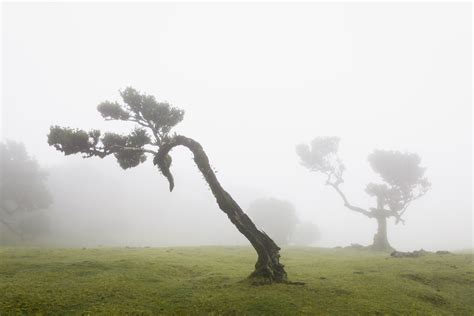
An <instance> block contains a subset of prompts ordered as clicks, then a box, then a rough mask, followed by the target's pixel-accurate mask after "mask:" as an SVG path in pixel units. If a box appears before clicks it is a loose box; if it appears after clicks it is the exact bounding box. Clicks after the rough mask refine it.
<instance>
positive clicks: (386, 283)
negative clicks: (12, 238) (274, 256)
mask: <svg viewBox="0 0 474 316" xmlns="http://www.w3.org/2000/svg"><path fill="white" fill-rule="evenodd" d="M282 259H283V260H282V261H283V262H284V263H285V265H286V269H287V272H288V274H289V276H290V279H291V280H293V281H304V282H306V285H304V286H297V285H284V284H277V285H270V286H268V285H265V286H252V285H250V284H249V283H248V282H246V281H242V280H243V279H245V277H246V275H247V274H248V273H250V272H251V270H252V267H253V264H254V260H255V255H254V253H253V250H252V249H251V248H242V247H202V248H158V249H156V248H155V249H154V248H140V249H138V248H134V249H129V248H112V249H107V248H100V249H84V250H83V249H13V248H0V315H4V314H10V313H18V312H19V313H22V312H26V313H27V314H31V313H33V312H42V313H44V312H52V313H54V314H64V313H78V314H80V313H82V312H90V313H92V314H97V313H100V312H102V313H104V314H119V313H120V314H125V313H130V314H157V313H163V314H196V313H200V314H203V313H205V314H207V313H210V314H269V315H275V314H295V313H296V314H305V313H307V314H329V313H330V314H351V315H354V314H378V313H383V314H387V313H388V314H400V313H402V314H403V313H411V314H412V313H416V314H456V315H473V314H474V300H473V297H474V269H473V265H472V255H471V254H462V255H443V256H441V255H428V256H425V257H421V258H416V259H413V258H404V259H395V258H389V257H388V256H387V255H385V254H374V253H369V252H366V251H356V250H342V249H340V250H328V249H326V250H325V249H312V248H306V249H297V248H290V249H286V250H284V251H283V254H282Z"/></svg>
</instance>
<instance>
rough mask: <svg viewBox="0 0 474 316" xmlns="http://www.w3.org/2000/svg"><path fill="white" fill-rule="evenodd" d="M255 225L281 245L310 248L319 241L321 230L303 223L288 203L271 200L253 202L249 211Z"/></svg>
mask: <svg viewBox="0 0 474 316" xmlns="http://www.w3.org/2000/svg"><path fill="white" fill-rule="evenodd" d="M247 212H248V213H249V215H250V217H251V218H252V219H253V220H254V221H255V224H256V225H257V226H258V227H260V228H261V229H262V230H263V231H264V232H265V233H267V234H268V235H269V236H270V237H271V238H272V239H274V240H275V241H276V242H277V243H278V244H280V245H298V246H309V245H311V244H312V243H314V242H315V241H317V240H318V239H319V229H318V227H317V226H316V225H314V224H312V223H310V222H303V223H302V222H301V221H300V219H299V218H298V216H297V214H296V211H295V208H294V206H293V205H292V204H291V203H290V202H287V201H283V200H279V199H275V198H269V199H258V200H255V201H253V202H252V203H251V204H250V206H249V208H248V209H247Z"/></svg>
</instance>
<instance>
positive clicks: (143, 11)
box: [1, 3, 473, 249]
mask: <svg viewBox="0 0 474 316" xmlns="http://www.w3.org/2000/svg"><path fill="white" fill-rule="evenodd" d="M2 6H3V11H2V112H1V113H2V115H1V133H2V138H3V139H14V140H19V141H22V142H24V143H25V145H26V147H27V149H28V151H29V152H30V153H32V154H33V155H34V156H35V157H36V159H37V160H38V161H39V162H40V163H41V164H42V165H44V166H46V167H48V168H55V167H58V166H61V165H63V164H65V163H67V162H68V161H72V160H74V159H76V158H70V157H64V156H62V155H61V154H60V153H59V152H56V151H55V150H54V149H52V148H50V147H49V146H48V145H47V143H46V135H47V133H48V130H49V126H50V125H55V124H58V125H66V126H71V127H80V128H84V129H90V128H101V129H104V130H106V129H112V130H118V131H128V130H129V129H130V128H131V125H127V124H115V123H109V122H107V123H106V122H103V121H102V119H101V117H100V115H99V114H98V113H97V111H96V106H97V104H98V103H99V102H101V101H104V100H109V99H110V100H115V99H117V98H118V90H119V89H123V88H125V87H127V86H133V87H134V88H136V89H138V90H140V91H143V92H146V93H148V94H153V95H155V96H156V97H157V98H158V99H159V100H166V101H169V102H170V103H172V104H173V105H175V106H178V107H181V108H183V109H184V110H185V111H186V114H185V119H184V121H183V122H182V123H181V124H180V125H179V126H178V127H177V129H176V131H177V132H178V133H182V134H184V135H186V136H189V137H192V138H194V139H196V140H197V141H199V142H201V144H202V145H203V146H204V148H205V150H206V151H207V153H208V155H209V157H210V160H211V163H212V165H213V166H214V167H215V168H216V169H217V170H218V171H219V172H218V177H219V179H220V180H221V182H222V184H223V186H224V187H225V188H227V189H228V190H229V191H230V193H231V194H233V195H234V196H236V197H238V196H245V194H244V193H245V192H254V193H252V194H251V195H252V196H253V195H259V196H262V197H276V198H280V199H285V200H288V201H290V202H292V203H293V204H294V205H295V207H296V209H297V212H298V214H299V215H300V217H301V218H303V219H305V220H310V221H312V222H314V223H315V224H317V225H318V226H319V227H320V228H321V230H322V235H323V236H322V240H321V241H320V243H319V244H318V245H320V246H336V245H347V244H350V243H351V242H354V243H361V244H369V243H370V242H371V240H372V237H373V234H374V233H375V230H376V223H375V221H374V220H371V219H368V218H365V217H364V216H362V215H360V214H355V213H353V212H351V211H349V210H347V209H345V208H344V206H343V204H342V201H340V200H339V198H338V196H337V194H336V193H335V192H333V191H332V190H331V188H329V187H325V186H324V179H323V177H322V176H321V175H318V174H312V173H309V172H307V170H306V169H304V168H303V167H302V166H300V165H299V161H298V157H297V155H296V153H295V146H296V145H297V144H299V143H301V142H309V141H310V140H311V139H313V138H314V137H316V136H332V135H334V136H339V137H341V147H340V156H341V158H342V159H343V161H344V163H345V164H346V166H347V169H348V170H347V172H346V175H345V183H344V187H343V188H344V190H345V192H346V195H347V196H348V197H349V198H350V199H351V200H352V201H353V203H354V204H357V205H360V206H363V207H368V206H370V203H373V201H372V200H370V199H369V198H368V197H367V196H366V194H365V192H364V189H365V185H366V184H367V183H368V182H370V181H376V180H377V178H376V176H375V175H374V173H373V171H372V170H371V169H370V166H369V164H368V162H367V155H368V154H370V153H371V152H372V151H373V150H374V149H393V150H401V151H410V152H416V153H418V154H419V155H420V156H421V157H422V164H423V165H424V166H425V167H427V176H428V177H429V179H430V180H431V182H432V190H431V191H430V192H429V193H428V194H427V195H426V196H425V197H423V198H422V199H420V200H418V201H416V202H414V203H413V205H412V206H411V207H410V208H409V210H408V211H407V216H406V224H405V225H397V226H395V225H394V224H393V222H392V220H390V224H389V239H390V241H391V243H392V245H393V246H395V248H400V249H419V248H421V247H423V248H425V249H460V248H471V247H472V236H473V235H472V89H471V87H472V48H471V47H472V46H471V42H472V31H471V22H472V16H471V5H470V4H469V3H463V4H452V3H449V4H442V3H438V4H430V3H419V4H409V3H398V4H390V3H380V4H377V3H365V4H357V3H351V4H324V3H313V4H308V3H306V4H271V3H265V4H231V3H227V4H216V3H208V4H199V3H193V4H166V3H146V4H131V3H130V4H126V3H121V4H118V3H106V4H95V3H88V4H74V3H64V4H59V3H50V4H45V3H35V4H31V3H30V4H26V3H25V4H13V3H3V5H2ZM173 156H174V157H175V160H176V162H175V165H174V170H175V172H177V173H178V174H180V172H181V175H180V176H179V177H181V178H182V179H187V180H188V179H189V183H192V184H194V183H195V184H196V186H200V185H202V184H203V182H202V181H201V179H200V178H201V177H200V175H199V174H198V172H197V170H196V168H195V167H194V166H193V164H192V161H190V159H189V157H190V155H189V154H188V153H186V152H185V151H184V150H182V149H180V150H176V151H175V153H174V155H173ZM77 159H79V158H77ZM74 161H75V160H74ZM111 163H112V160H110V161H109V160H106V161H101V160H99V159H97V161H95V162H93V164H94V165H95V166H98V167H100V166H101V165H103V164H111ZM138 168H149V170H150V172H149V173H145V175H146V176H149V177H153V179H154V178H156V179H157V180H153V181H157V182H159V183H162V184H163V185H160V188H161V187H162V188H165V187H166V185H165V184H166V182H165V179H164V178H163V177H162V176H161V175H160V174H159V173H158V172H157V171H156V170H155V169H154V168H152V167H151V166H150V165H147V166H140V167H138ZM114 170H115V169H114ZM146 170H148V169H146ZM155 171H156V173H153V172H155ZM116 172H120V173H121V174H123V177H117V178H116V181H124V182H126V181H127V173H126V172H122V171H121V170H120V169H119V167H118V166H117V167H116ZM127 172H128V171H127ZM132 172H134V171H132ZM119 179H123V180H119ZM179 179H180V178H178V180H179ZM200 181H201V182H200ZM147 183H148V182H147V181H146V180H144V181H143V185H147ZM186 185H187V183H186V180H185V182H184V183H183V182H181V183H179V182H177V187H180V189H179V190H182V191H181V193H182V194H185V193H186V192H187V191H188V192H189V193H190V194H191V195H192V197H190V199H192V198H196V197H195V195H197V194H202V196H199V198H198V199H205V200H206V203H207V204H206V205H210V207H214V208H215V209H214V210H213V211H215V212H216V214H217V212H220V211H219V209H218V208H217V206H216V205H215V203H213V201H212V200H213V198H212V196H211V194H210V192H209V191H207V190H206V188H205V186H204V185H202V188H201V187H199V188H197V187H189V184H188V187H187V186H186ZM137 194H139V193H137ZM160 194H161V195H163V194H171V196H170V197H169V199H170V200H171V201H172V200H173V198H174V199H178V198H179V199H183V196H179V195H175V196H173V195H172V194H173V193H168V192H161V193H160ZM238 202H239V201H238ZM240 202H241V204H242V207H243V208H245V207H247V206H248V203H249V202H250V201H240ZM189 212H192V210H189ZM130 216H133V213H131V215H130ZM157 216H158V217H159V215H157ZM180 216H184V217H185V216H186V212H184V211H183V212H180ZM217 216H222V215H221V214H219V215H216V217H217ZM92 220H93V219H92ZM201 225H203V226H202V227H203V231H206V230H212V223H202V224H201ZM206 225H208V226H206ZM228 227H229V228H228V229H229V230H232V229H234V228H233V227H232V226H231V225H230V224H229V226H228ZM203 234H204V232H203ZM190 238H191V239H192V238H193V236H190Z"/></svg>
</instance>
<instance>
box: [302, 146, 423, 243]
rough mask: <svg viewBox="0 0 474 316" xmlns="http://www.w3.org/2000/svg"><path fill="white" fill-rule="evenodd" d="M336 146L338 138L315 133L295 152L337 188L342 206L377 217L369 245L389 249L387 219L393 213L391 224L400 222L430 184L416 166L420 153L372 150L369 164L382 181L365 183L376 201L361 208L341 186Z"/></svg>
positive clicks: (367, 190)
mask: <svg viewBox="0 0 474 316" xmlns="http://www.w3.org/2000/svg"><path fill="white" fill-rule="evenodd" d="M338 148H339V138H337V137H317V138H315V139H313V141H312V142H311V144H310V146H308V145H306V144H300V145H298V146H297V147H296V152H297V154H298V155H299V157H300V159H301V164H302V165H303V166H304V167H306V168H307V169H309V170H310V171H313V172H319V173H322V174H324V175H325V176H326V185H328V186H330V187H332V188H333V189H334V190H335V191H336V192H337V194H338V195H339V197H340V198H341V199H342V201H343V202H344V206H345V207H346V208H348V209H350V210H351V211H354V212H357V213H360V214H362V215H365V216H367V217H369V218H373V219H375V220H376V221H377V225H378V230H377V233H376V234H375V236H374V240H373V244H372V245H371V246H370V248H372V249H374V250H379V251H391V250H393V248H392V246H390V243H389V242H388V238H387V219H388V218H391V217H393V218H395V224H398V223H399V222H402V223H404V222H405V221H404V219H403V218H402V216H403V215H404V214H405V212H406V210H407V208H408V206H409V205H410V204H411V203H412V202H413V201H414V200H416V199H418V198H420V197H422V196H423V195H425V194H426V192H428V190H429V189H430V187H431V184H430V182H429V181H428V179H427V178H426V177H425V176H424V173H425V168H422V167H421V166H420V163H421V159H420V157H419V156H418V155H417V154H414V153H402V152H399V151H386V150H375V151H374V152H373V153H372V154H370V155H369V157H368V160H369V163H370V166H371V167H372V169H373V170H374V171H375V172H376V173H377V174H378V175H379V176H380V178H381V179H382V181H383V183H369V184H368V185H367V187H366V189H365V192H366V193H367V194H368V195H370V196H371V197H374V198H375V200H376V205H375V206H374V207H369V208H361V207H358V206H354V205H353V204H351V203H350V202H349V200H348V199H347V197H346V195H345V194H344V192H343V191H342V189H341V184H342V183H343V182H344V179H343V174H344V171H345V166H344V164H343V163H342V161H341V160H340V159H339V157H338V154H337V152H338Z"/></svg>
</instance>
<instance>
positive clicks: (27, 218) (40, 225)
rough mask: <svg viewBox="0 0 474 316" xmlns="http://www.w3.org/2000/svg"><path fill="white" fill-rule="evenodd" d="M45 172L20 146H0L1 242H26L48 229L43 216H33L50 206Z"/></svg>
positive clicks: (0, 144)
mask: <svg viewBox="0 0 474 316" xmlns="http://www.w3.org/2000/svg"><path fill="white" fill-rule="evenodd" d="M45 181H46V173H45V172H44V171H43V170H42V169H41V168H40V166H39V165H38V163H37V162H36V160H35V159H33V158H31V157H30V156H29V155H28V153H27V152H26V149H25V146H24V145H23V144H21V143H17V142H13V141H8V142H6V143H0V229H1V233H2V234H1V236H2V237H3V239H4V240H5V239H7V240H11V239H12V238H11V237H12V236H16V239H21V240H25V239H28V238H32V237H35V236H36V235H38V234H40V233H41V232H42V231H43V230H44V229H45V227H46V226H47V220H46V219H45V218H44V216H43V217H42V216H39V215H38V214H35V213H36V211H38V210H41V209H45V208H47V207H48V206H49V205H50V204H51V195H50V193H49V191H48V188H47V186H46V182H45Z"/></svg>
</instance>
